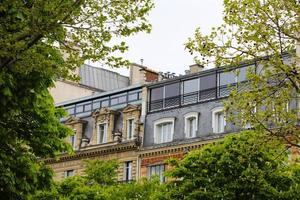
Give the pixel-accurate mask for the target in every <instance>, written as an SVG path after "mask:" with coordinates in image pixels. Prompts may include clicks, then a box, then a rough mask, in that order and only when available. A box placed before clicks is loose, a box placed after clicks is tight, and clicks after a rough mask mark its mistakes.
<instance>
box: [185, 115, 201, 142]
mask: <svg viewBox="0 0 300 200" xmlns="http://www.w3.org/2000/svg"><path fill="white" fill-rule="evenodd" d="M190 118H195V120H196V124H195V133H194V134H193V136H191V137H190V136H189V131H190V129H189V126H188V121H189V119H190ZM198 120H199V113H198V112H189V113H187V114H185V115H184V134H185V137H186V138H195V137H197V132H198Z"/></svg>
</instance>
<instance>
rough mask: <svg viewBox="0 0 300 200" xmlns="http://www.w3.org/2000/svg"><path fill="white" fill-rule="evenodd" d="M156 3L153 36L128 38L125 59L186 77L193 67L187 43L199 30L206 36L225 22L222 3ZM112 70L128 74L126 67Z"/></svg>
mask: <svg viewBox="0 0 300 200" xmlns="http://www.w3.org/2000/svg"><path fill="white" fill-rule="evenodd" d="M154 3H155V8H154V9H153V10H152V11H151V12H150V15H149V21H150V23H151V24H152V31H151V33H150V34H147V33H138V34H136V35H134V36H131V37H130V38H128V39H126V41H127V44H128V46H129V51H128V52H126V53H125V54H124V57H125V58H126V59H128V60H129V61H131V62H135V63H138V64H141V59H143V65H145V66H147V67H149V68H151V69H154V70H156V71H163V72H167V71H170V72H174V73H176V74H177V75H179V74H184V70H186V69H188V66H189V65H192V64H194V61H193V56H191V55H190V54H189V53H188V51H187V50H185V49H184V43H185V42H186V41H187V39H188V38H189V37H192V36H193V34H194V31H195V29H196V28H197V27H200V28H201V31H202V32H203V33H206V34H207V33H209V32H210V30H211V28H212V27H214V26H218V25H220V24H221V23H222V11H223V0H154ZM108 69H109V68H108ZM110 70H111V69H110ZM113 71H116V72H119V73H120V74H123V75H127V76H128V74H129V72H128V70H127V69H124V68H123V69H113Z"/></svg>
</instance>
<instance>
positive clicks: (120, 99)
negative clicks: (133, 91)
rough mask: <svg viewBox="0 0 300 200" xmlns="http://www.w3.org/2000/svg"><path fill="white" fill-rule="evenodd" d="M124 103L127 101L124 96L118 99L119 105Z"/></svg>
mask: <svg viewBox="0 0 300 200" xmlns="http://www.w3.org/2000/svg"><path fill="white" fill-rule="evenodd" d="M126 101H127V97H126V96H121V97H119V103H125V102H126Z"/></svg>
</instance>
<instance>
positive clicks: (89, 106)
mask: <svg viewBox="0 0 300 200" xmlns="http://www.w3.org/2000/svg"><path fill="white" fill-rule="evenodd" d="M90 110H92V105H91V104H87V105H85V106H84V112H86V111H90Z"/></svg>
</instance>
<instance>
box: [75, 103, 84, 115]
mask: <svg viewBox="0 0 300 200" xmlns="http://www.w3.org/2000/svg"><path fill="white" fill-rule="evenodd" d="M82 112H83V106H78V105H76V113H82Z"/></svg>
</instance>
